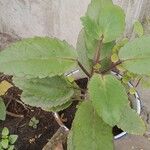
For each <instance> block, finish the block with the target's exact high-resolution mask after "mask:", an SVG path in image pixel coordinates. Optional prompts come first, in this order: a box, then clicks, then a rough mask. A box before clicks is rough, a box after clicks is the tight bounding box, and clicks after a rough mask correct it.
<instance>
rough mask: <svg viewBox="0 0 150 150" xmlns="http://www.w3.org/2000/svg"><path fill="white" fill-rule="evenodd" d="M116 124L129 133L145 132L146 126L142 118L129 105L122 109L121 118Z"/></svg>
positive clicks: (141, 133) (138, 133)
mask: <svg viewBox="0 0 150 150" xmlns="http://www.w3.org/2000/svg"><path fill="white" fill-rule="evenodd" d="M117 126H118V127H119V128H121V129H122V130H123V131H126V132H128V133H130V134H135V135H143V134H144V133H145V132H146V126H145V124H144V122H143V120H142V119H141V118H140V117H139V115H138V114H137V113H136V112H135V111H134V110H133V109H131V108H130V107H125V108H124V109H123V113H122V116H121V120H120V121H119V123H118V124H117Z"/></svg>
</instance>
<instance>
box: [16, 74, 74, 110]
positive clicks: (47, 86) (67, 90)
mask: <svg viewBox="0 0 150 150" xmlns="http://www.w3.org/2000/svg"><path fill="white" fill-rule="evenodd" d="M14 83H15V85H16V86H18V87H19V88H20V89H22V90H23V93H22V98H21V99H22V101H23V102H24V103H25V104H28V105H30V106H35V107H41V108H42V109H44V110H51V109H52V110H53V108H56V107H57V110H58V106H61V105H63V104H66V103H67V101H69V100H70V98H71V97H72V96H73V94H74V90H73V88H71V87H70V85H69V84H68V83H67V81H66V80H65V79H63V77H59V76H54V77H47V78H43V79H39V78H34V79H25V78H14Z"/></svg>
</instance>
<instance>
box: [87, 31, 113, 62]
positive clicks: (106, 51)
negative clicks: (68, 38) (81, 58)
mask: <svg viewBox="0 0 150 150" xmlns="http://www.w3.org/2000/svg"><path fill="white" fill-rule="evenodd" d="M84 39H85V45H86V50H87V55H88V58H89V59H92V60H93V57H94V54H95V50H96V48H97V44H98V40H95V39H92V38H91V37H90V36H88V35H87V34H86V33H85V34H84ZM114 45H115V42H114V41H113V42H109V43H104V44H103V47H102V49H101V51H100V60H102V59H104V58H106V57H108V58H109V57H110V56H111V53H112V48H113V46H114Z"/></svg>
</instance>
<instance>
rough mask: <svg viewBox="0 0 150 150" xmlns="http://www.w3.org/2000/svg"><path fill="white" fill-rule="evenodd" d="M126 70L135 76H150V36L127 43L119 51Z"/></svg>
mask: <svg viewBox="0 0 150 150" xmlns="http://www.w3.org/2000/svg"><path fill="white" fill-rule="evenodd" d="M119 58H120V60H121V61H123V63H122V65H123V67H124V68H126V69H127V70H129V71H130V72H133V73H135V74H141V75H143V74H144V75H150V36H143V37H140V38H137V39H135V40H133V41H131V42H129V43H127V44H126V45H125V46H124V47H123V48H121V50H120V51H119Z"/></svg>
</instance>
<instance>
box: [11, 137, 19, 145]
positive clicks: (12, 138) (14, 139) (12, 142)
mask: <svg viewBox="0 0 150 150" xmlns="http://www.w3.org/2000/svg"><path fill="white" fill-rule="evenodd" d="M17 139H18V135H10V136H9V142H10V144H14V143H15V142H16V141H17Z"/></svg>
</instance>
